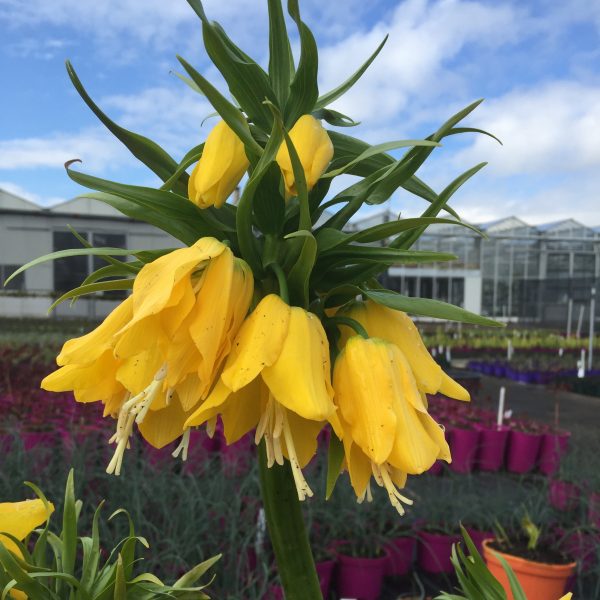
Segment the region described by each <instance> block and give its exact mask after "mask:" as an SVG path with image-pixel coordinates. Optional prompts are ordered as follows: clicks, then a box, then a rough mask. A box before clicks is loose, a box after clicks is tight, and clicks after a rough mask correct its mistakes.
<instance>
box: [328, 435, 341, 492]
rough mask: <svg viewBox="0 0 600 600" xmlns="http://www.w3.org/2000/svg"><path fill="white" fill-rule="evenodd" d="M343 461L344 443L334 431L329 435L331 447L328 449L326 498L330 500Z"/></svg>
mask: <svg viewBox="0 0 600 600" xmlns="http://www.w3.org/2000/svg"><path fill="white" fill-rule="evenodd" d="M343 461H344V444H343V443H342V442H341V440H339V439H338V437H337V436H336V435H335V433H332V434H331V435H330V436H329V448H328V451H327V489H326V492H325V500H329V498H330V497H331V494H332V493H333V490H334V488H335V484H336V483H337V480H338V477H339V476H340V472H341V469H342V462H343Z"/></svg>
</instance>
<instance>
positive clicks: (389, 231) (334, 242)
mask: <svg viewBox="0 0 600 600" xmlns="http://www.w3.org/2000/svg"><path fill="white" fill-rule="evenodd" d="M436 224H437V225H459V226H462V227H466V228H467V229H471V230H472V231H475V232H476V233H481V232H480V230H479V229H477V227H475V226H473V225H469V224H468V223H465V222H463V221H455V220H453V219H439V218H436V217H417V218H411V219H399V220H397V221H388V222H386V223H380V224H379V225H374V226H373V227H369V228H367V229H363V230H361V231H357V232H355V233H345V232H343V231H340V230H338V229H331V228H329V227H323V228H321V229H319V231H318V232H317V233H316V235H315V237H316V238H317V242H318V244H319V252H327V251H328V250H332V249H334V248H338V247H340V246H345V245H347V244H350V243H351V242H360V243H363V244H370V243H372V242H377V241H380V240H384V239H387V238H388V237H391V236H392V235H395V234H397V233H400V232H402V231H409V230H412V229H418V228H421V227H425V226H428V225H436ZM392 247H393V246H392Z"/></svg>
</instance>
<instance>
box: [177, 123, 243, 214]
mask: <svg viewBox="0 0 600 600" xmlns="http://www.w3.org/2000/svg"><path fill="white" fill-rule="evenodd" d="M248 165H249V162H248V159H247V158H246V152H245V150H244V144H243V143H242V141H241V140H240V138H238V136H237V135H236V134H235V133H234V132H233V130H232V129H231V128H230V127H229V125H227V123H225V121H219V122H218V123H217V124H216V125H215V126H214V128H213V129H212V131H211V132H210V133H209V134H208V137H207V138H206V142H205V143H204V151H203V152H202V156H201V157H200V160H199V161H198V162H197V163H196V166H195V167H194V170H193V171H192V174H191V175H190V179H189V182H188V197H189V199H190V200H191V201H192V202H193V203H194V204H196V205H197V206H199V207H200V208H208V207H209V206H215V207H216V208H221V206H223V204H225V201H226V200H227V198H229V196H231V194H232V193H233V191H234V190H235V188H236V187H237V186H238V184H239V183H240V180H241V179H242V177H243V176H244V173H245V172H246V170H247V169H248Z"/></svg>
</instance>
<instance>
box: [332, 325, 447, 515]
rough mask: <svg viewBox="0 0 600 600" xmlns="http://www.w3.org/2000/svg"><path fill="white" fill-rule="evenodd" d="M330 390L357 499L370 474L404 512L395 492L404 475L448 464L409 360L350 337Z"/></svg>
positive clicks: (373, 341) (381, 344)
mask: <svg viewBox="0 0 600 600" xmlns="http://www.w3.org/2000/svg"><path fill="white" fill-rule="evenodd" d="M333 388H334V390H335V403H336V405H337V406H338V407H339V409H340V420H341V421H342V427H343V429H344V435H343V441H344V447H345V454H346V462H347V466H348V469H349V471H350V477H351V482H352V485H353V486H354V489H355V491H356V494H357V496H358V497H359V499H360V498H364V495H365V493H366V490H367V486H368V483H369V480H370V477H371V475H373V476H374V477H375V480H376V482H377V483H378V484H379V485H381V486H382V487H384V488H385V489H386V491H387V492H388V495H389V498H390V501H391V502H392V504H393V505H394V506H395V507H396V508H397V509H398V511H399V512H401V513H402V512H403V509H402V507H401V504H400V503H401V502H407V499H406V498H404V496H402V495H401V494H400V493H399V492H398V489H397V488H398V487H402V486H403V485H404V482H405V481H406V475H407V474H419V473H423V472H424V471H426V470H427V469H429V468H430V467H431V465H433V463H434V462H435V461H436V460H437V459H438V458H441V459H443V460H446V461H448V462H449V461H450V451H449V448H448V444H447V443H446V440H445V438H444V432H443V431H442V428H441V427H440V426H439V425H438V424H437V423H436V422H435V421H434V420H433V419H432V418H431V416H429V414H428V413H427V408H426V406H425V403H424V401H423V397H422V393H421V392H420V391H419V389H418V388H417V384H416V381H415V378H414V376H413V372H412V369H411V366H410V364H409V362H408V360H407V358H406V357H405V355H404V353H403V352H402V351H401V350H400V349H399V348H398V347H397V346H395V345H394V344H391V343H389V342H386V341H385V340H382V339H378V338H369V339H365V338H363V337H360V336H353V337H351V338H350V339H348V341H347V342H346V344H345V346H344V348H343V349H342V351H341V352H340V354H339V355H338V357H337V359H336V361H335V366H334V371H333ZM354 445H356V446H357V448H354Z"/></svg>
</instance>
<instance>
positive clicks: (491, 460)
mask: <svg viewBox="0 0 600 600" xmlns="http://www.w3.org/2000/svg"><path fill="white" fill-rule="evenodd" d="M509 431H510V430H509V428H508V427H506V426H504V425H496V424H491V423H490V424H484V423H482V424H481V425H479V445H478V447H477V457H476V460H475V463H476V465H477V468H478V469H480V470H481V471H491V472H496V471H499V470H500V469H501V468H502V467H503V466H504V455H505V453H506V445H507V442H508V436H509Z"/></svg>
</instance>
